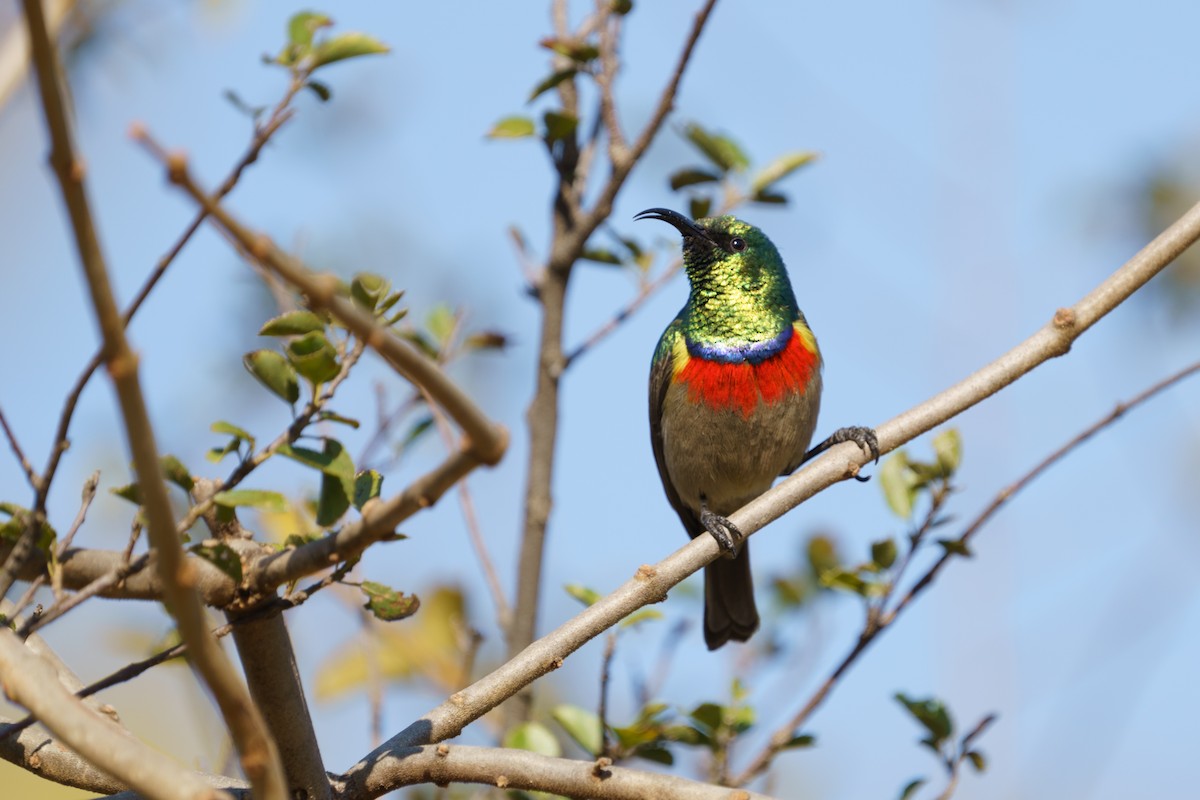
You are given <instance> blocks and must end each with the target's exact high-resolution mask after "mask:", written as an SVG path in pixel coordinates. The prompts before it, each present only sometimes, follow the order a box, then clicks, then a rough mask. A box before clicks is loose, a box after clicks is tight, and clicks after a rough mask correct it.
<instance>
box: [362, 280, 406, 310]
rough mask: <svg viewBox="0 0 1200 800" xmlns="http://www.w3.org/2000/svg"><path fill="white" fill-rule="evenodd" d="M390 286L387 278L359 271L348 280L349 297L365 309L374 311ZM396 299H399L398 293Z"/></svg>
mask: <svg viewBox="0 0 1200 800" xmlns="http://www.w3.org/2000/svg"><path fill="white" fill-rule="evenodd" d="M391 288H392V283H391V281H389V280H388V279H387V278H384V277H383V276H381V275H375V274H373V273H370V272H360V273H358V274H357V275H355V276H354V278H353V280H351V281H350V297H351V298H352V299H353V300H354V302H356V303H358V304H359V305H360V306H362V307H363V308H365V309H366V310H367V311H374V310H375V308H376V307H377V306H378V305H379V301H380V300H382V299H383V298H384V297H386V296H387V293H388V290H389V289H391ZM396 299H397V300H399V299H400V297H399V295H397V296H396ZM393 302H395V301H393Z"/></svg>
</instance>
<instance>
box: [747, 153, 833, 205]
mask: <svg viewBox="0 0 1200 800" xmlns="http://www.w3.org/2000/svg"><path fill="white" fill-rule="evenodd" d="M818 155H819V154H818V153H815V152H813V151H812V150H802V151H799V152H795V153H785V154H784V155H782V156H779V157H778V158H776V159H775V160H774V161H772V162H771V163H769V164H767V165H766V166H765V167H763V168H762V169H760V170H759V171H758V174H757V175H755V176H754V178H753V179H752V180H751V181H750V194H752V195H755V194H761V193H762V192H763V191H764V190H766V189H767V188H768V187H769V186H770V185H771V184H773V183H776V182H778V181H781V180H783V179H784V178H786V177H787V176H788V175H791V174H792V173H793V172H795V171H796V170H798V169H800V168H801V167H803V166H807V165H808V164H811V163H812V162H813V161H815V160H816V159H817V156H818Z"/></svg>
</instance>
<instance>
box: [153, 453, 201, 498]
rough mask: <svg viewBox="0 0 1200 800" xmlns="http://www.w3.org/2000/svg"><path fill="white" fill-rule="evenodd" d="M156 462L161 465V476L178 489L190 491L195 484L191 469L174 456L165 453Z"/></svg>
mask: <svg viewBox="0 0 1200 800" xmlns="http://www.w3.org/2000/svg"><path fill="white" fill-rule="evenodd" d="M158 463H159V464H161V465H162V471H163V477H164V478H166V479H167V480H169V481H170V482H171V483H173V484H175V485H176V486H178V487H179V488H180V489H183V490H184V491H185V492H190V491H191V490H192V487H193V486H195V482H194V481H193V480H192V473H191V471H190V470H188V468H187V467H185V466H184V465H183V462H182V461H180V460H179V459H178V458H176V457H175V456H172V455H165V456H163V457H162V458H160V459H159V460H158Z"/></svg>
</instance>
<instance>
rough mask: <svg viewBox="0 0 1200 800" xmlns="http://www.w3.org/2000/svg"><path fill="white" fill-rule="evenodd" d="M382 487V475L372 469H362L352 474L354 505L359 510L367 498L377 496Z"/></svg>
mask: <svg viewBox="0 0 1200 800" xmlns="http://www.w3.org/2000/svg"><path fill="white" fill-rule="evenodd" d="M382 489H383V476H382V475H380V474H379V473H378V472H376V471H375V470H373V469H367V470H363V471H362V472H359V473H358V474H356V475H355V476H354V507H355V508H357V509H358V510H359V511H362V510H363V506H365V505H366V504H367V501H368V500H373V499H375V498H376V497H379V493H380V491H381V490H382Z"/></svg>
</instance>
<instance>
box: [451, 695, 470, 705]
mask: <svg viewBox="0 0 1200 800" xmlns="http://www.w3.org/2000/svg"><path fill="white" fill-rule="evenodd" d="M450 702H451V703H453V704H454V705H456V706H458V707H460V708H461V707H462V706H465V705H466V704H467V697H466V695H464V694H463V693H462V692H455V693H454V694H452V695H450Z"/></svg>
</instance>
